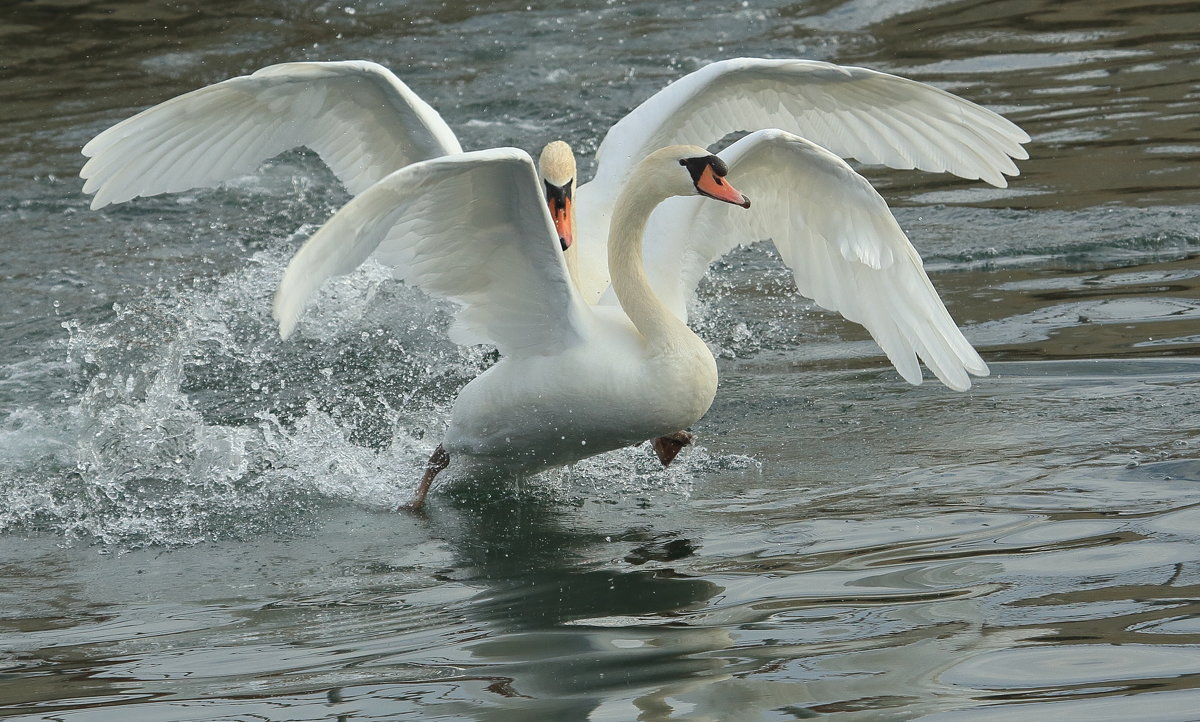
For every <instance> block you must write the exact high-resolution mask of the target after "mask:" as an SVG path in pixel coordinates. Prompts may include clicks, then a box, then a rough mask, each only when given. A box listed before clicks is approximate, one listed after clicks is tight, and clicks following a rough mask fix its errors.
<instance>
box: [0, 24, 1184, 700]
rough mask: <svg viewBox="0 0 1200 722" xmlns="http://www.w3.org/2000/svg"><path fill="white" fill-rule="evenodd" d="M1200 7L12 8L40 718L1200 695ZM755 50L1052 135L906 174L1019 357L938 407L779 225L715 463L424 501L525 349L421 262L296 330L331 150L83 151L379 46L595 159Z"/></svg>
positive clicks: (31, 682)
mask: <svg viewBox="0 0 1200 722" xmlns="http://www.w3.org/2000/svg"><path fill="white" fill-rule="evenodd" d="M1197 26H1200V12H1198V11H1197V9H1196V7H1195V5H1194V4H1192V3H1185V2H1175V3H1172V2H1162V3H1158V4H1155V5H1152V6H1147V5H1145V4H1144V3H1133V2H1108V3H1091V4H1087V3H1068V4H1063V3H1056V2H1049V1H1043V2H1036V1H1031V0H1020V1H1018V0H1011V1H1000V2H950V1H945V0H941V1H939V0H911V1H906V2H897V3H876V2H867V1H865V0H864V1H863V2H853V1H852V2H834V1H828V0H820V1H812V2H809V1H803V2H791V3H787V2H743V3H726V2H709V1H707V0H705V1H701V2H696V3H688V4H682V3H680V4H670V3H640V2H621V1H618V2H590V1H587V0H581V1H580V2H573V3H566V4H563V3H558V4H548V5H547V4H540V5H539V4H530V3H527V2H520V3H499V4H492V5H489V6H486V7H484V6H474V5H466V4H458V3H444V4H443V3H425V2H416V3H392V2H371V3H335V2H317V1H314V0H309V1H307V2H281V1H279V0H254V1H251V2H238V3H232V2H176V3H171V4H170V5H163V4H152V3H144V2H134V1H132V0H70V1H66V2H64V1H55V2H50V1H39V0H34V1H31V2H24V3H20V4H15V5H11V6H9V7H6V8H5V9H2V10H0V98H3V106H2V107H3V108H4V110H3V112H2V113H0V124H2V126H3V132H2V133H0V156H2V157H3V159H4V163H3V166H2V168H0V229H2V230H0V234H2V235H0V238H2V239H3V242H2V243H0V297H2V298H3V299H4V301H5V302H4V304H2V307H0V333H2V334H3V335H2V338H3V341H4V343H3V344H0V610H3V611H2V612H0V715H4V716H8V717H11V718H13V719H19V720H71V721H81V720H110V719H127V720H197V719H238V720H249V719H257V720H264V719H265V720H327V719H328V720H333V719H340V720H365V719H446V720H459V719H462V720H517V719H521V720H524V719H546V720H557V719H561V720H581V719H592V720H634V719H641V720H674V719H678V720H684V719H687V720H747V719H768V720H786V719H808V718H814V717H829V718H834V719H867V720H869V719H880V720H892V719H915V718H929V719H956V720H957V719H987V720H991V719H1018V718H1019V719H1050V718H1054V719H1133V718H1136V719H1164V720H1169V719H1188V718H1191V717H1194V710H1195V709H1196V708H1197V706H1198V705H1200V692H1198V691H1197V682H1196V680H1198V679H1200V646H1198V644H1200V621H1197V620H1198V619H1200V608H1198V605H1197V602H1196V600H1197V598H1198V597H1200V586H1198V585H1200V575H1198V571H1200V564H1198V561H1200V546H1198V545H1197V534H1196V531H1195V530H1196V528H1197V525H1198V524H1200V511H1198V509H1200V438H1198V436H1197V431H1196V423H1195V419H1196V418H1197V416H1196V414H1197V410H1198V409H1200V382H1198V381H1197V379H1198V378H1200V353H1198V352H1200V325H1198V324H1197V319H1198V318H1200V280H1198V279H1200V264H1198V263H1197V254H1198V253H1200V231H1198V230H1197V228H1200V225H1198V224H1197V216H1198V215H1200V213H1198V211H1197V207H1198V206H1197V200H1198V199H1200V190H1198V189H1200V173H1197V168H1198V166H1197V160H1196V159H1197V157H1198V155H1200V90H1197V88H1198V87H1200V86H1198V85H1197V79H1198V77H1200V62H1198V61H1197V58H1198V57H1200V53H1198V52H1197V51H1198V50H1200V40H1198V39H1197V36H1196V34H1195V28H1196V27H1197ZM737 56H762V57H807V58H814V59H820V60H830V61H834V62H840V63H845V64H857V65H866V66H870V67H874V68H877V69H881V70H885V71H889V72H895V73H900V74H903V75H907V76H910V77H914V78H917V79H919V80H922V81H925V82H929V83H933V84H935V85H938V86H939V87H943V88H946V89H948V90H951V91H953V92H956V93H959V94H961V95H964V96H965V97H968V98H970V99H972V100H974V101H976V102H979V103H982V104H984V105H986V106H988V107H991V108H993V109H996V110H998V111H1000V112H1003V113H1005V114H1006V115H1007V116H1008V117H1010V118H1012V119H1013V120H1014V121H1016V122H1018V123H1019V124H1021V125H1022V126H1023V127H1024V128H1025V129H1026V130H1028V131H1029V133H1030V134H1031V135H1032V136H1033V142H1032V143H1031V144H1030V146H1029V150H1030V153H1031V156H1032V157H1031V158H1030V160H1028V161H1025V162H1022V163H1021V164H1020V166H1021V170H1022V175H1021V176H1020V177H1018V178H1015V179H1013V181H1012V183H1011V184H1010V187H1009V188H1007V189H1003V190H1001V189H995V188H991V187H987V186H982V185H981V184H979V183H972V182H967V181H962V180H959V179H953V178H948V177H941V176H936V175H928V174H921V173H912V172H894V171H881V170H879V169H873V168H865V169H863V170H864V172H866V173H867V174H868V175H869V176H870V177H871V178H872V180H874V181H875V182H876V183H877V184H878V186H879V187H880V189H881V191H882V192H883V193H884V195H885V197H887V198H888V200H889V202H891V203H892V204H893V206H894V207H895V209H896V214H897V216H898V218H899V219H900V221H901V224H902V225H903V227H904V228H905V230H906V231H907V232H908V233H909V234H910V236H911V237H912V239H913V241H914V243H915V244H916V246H917V247H918V248H919V249H920V251H921V253H922V255H923V256H924V257H925V259H926V262H927V266H928V268H929V269H930V271H931V276H932V279H933V282H934V284H935V285H936V286H937V287H938V289H939V290H940V291H941V293H942V296H943V298H944V299H945V300H946V302H947V305H948V307H949V308H950V311H951V313H952V314H953V315H954V316H955V318H956V319H958V321H959V322H960V324H962V326H963V327H964V329H965V332H966V334H967V336H968V338H970V339H971V340H972V342H973V343H974V344H975V345H976V346H977V347H978V348H979V349H980V350H981V352H982V353H983V355H984V356H985V358H986V359H987V360H988V362H989V364H990V365H991V367H992V370H993V374H992V376H991V377H988V378H986V379H982V380H980V382H979V383H977V384H976V386H975V387H974V388H973V389H972V390H971V391H970V392H967V393H962V394H959V393H954V392H952V391H949V390H947V389H945V388H942V387H940V386H937V385H935V384H933V383H927V384H925V385H923V386H920V387H912V386H909V385H907V384H905V383H904V382H903V381H902V380H900V378H899V376H898V375H897V374H896V373H895V371H894V370H892V369H891V368H890V366H889V365H888V364H887V363H886V360H885V359H883V357H882V355H881V354H880V353H879V351H878V349H877V348H876V347H875V346H874V344H873V343H872V342H871V341H870V340H869V338H868V337H867V336H866V334H865V333H864V332H863V331H862V330H861V329H858V328H856V327H853V326H851V325H849V324H846V323H845V322H843V321H841V320H840V319H839V318H837V317H835V316H832V315H830V314H826V313H822V312H819V311H816V310H814V309H813V308H812V306H811V304H810V303H808V302H807V301H805V300H803V299H801V298H798V297H797V296H795V295H794V292H793V291H792V288H791V283H790V280H789V278H788V275H787V273H786V271H785V270H784V269H782V267H781V266H780V265H779V264H778V262H777V261H776V259H775V258H774V257H773V255H772V254H771V253H769V252H767V251H765V250H763V249H751V250H745V251H739V252H737V253H735V254H734V255H732V256H730V257H729V258H727V259H726V261H725V262H723V263H721V264H718V266H717V267H716V268H715V269H714V270H713V271H712V272H711V273H710V275H709V278H708V279H707V280H706V281H705V283H704V284H703V286H702V289H701V294H700V296H701V297H700V299H699V302H698V304H697V306H696V308H695V311H694V319H695V320H696V325H697V328H698V329H699V330H700V332H701V333H702V335H703V336H704V337H705V339H706V340H707V341H708V342H709V343H710V345H711V346H712V347H713V349H714V350H715V351H716V352H717V354H718V356H719V365H720V374H721V388H720V391H719V392H718V396H717V400H716V402H715V404H714V406H713V408H712V410H711V411H710V412H709V414H708V416H706V417H705V419H704V420H702V421H701V422H700V423H699V424H697V425H696V427H695V428H694V431H695V432H696V433H697V434H698V435H699V442H700V443H699V446H698V447H693V448H691V449H689V450H687V451H686V452H685V454H684V455H683V456H682V457H681V458H680V460H679V461H677V462H676V465H675V466H673V467H672V468H671V470H670V471H668V472H663V471H660V470H658V469H657V468H656V462H655V461H654V460H653V457H652V456H651V455H650V452H649V451H648V450H646V449H630V450H626V451H622V452H617V453H614V454H610V455H606V456H602V457H599V458H596V459H593V460H589V461H587V462H584V463H581V464H579V465H578V466H576V467H575V468H572V469H569V470H565V471H561V472H553V473H548V474H544V475H542V476H539V477H535V478H533V479H527V480H514V481H513V482H512V483H511V484H510V485H507V486H503V487H488V488H483V489H471V488H466V489H461V490H456V491H447V492H443V493H439V494H436V495H435V496H434V497H432V499H431V504H430V509H429V512H428V514H427V515H425V516H423V517H413V516H407V515H398V514H396V513H394V512H393V511H392V509H393V508H394V507H395V505H396V504H398V503H400V502H402V501H404V500H406V499H407V498H408V495H409V494H410V493H411V489H412V487H413V482H414V481H415V479H416V477H417V475H419V472H420V469H421V467H422V465H423V462H424V460H425V458H426V457H427V456H428V453H429V451H430V449H431V448H432V447H433V445H434V444H435V443H436V439H437V438H438V437H439V435H440V433H441V430H442V429H443V428H444V423H445V417H446V413H447V410H448V407H449V403H450V401H451V400H452V399H453V396H454V394H455V393H456V391H457V389H458V388H459V387H460V386H461V385H462V384H463V383H465V382H466V381H467V380H469V379H470V378H472V377H473V376H474V375H475V374H476V373H478V371H479V369H481V368H482V367H484V366H485V365H486V363H488V359H487V356H486V353H485V351H484V350H480V349H459V348H456V347H454V346H453V345H451V344H449V342H447V341H445V340H444V336H443V329H444V326H445V322H446V315H445V309H444V308H443V307H441V306H439V305H438V304H435V303H432V302H430V301H428V300H427V299H425V298H424V297H423V296H421V295H420V294H419V293H417V292H414V291H412V290H410V289H406V288H404V287H402V286H398V285H396V284H395V283H393V282H391V281H390V280H389V278H388V276H387V273H386V272H385V271H384V270H382V269H380V268H378V267H367V268H364V269H362V270H361V271H359V272H356V273H355V274H352V275H350V276H347V277H345V278H343V279H340V280H338V281H337V282H336V283H334V284H331V288H330V289H328V290H327V291H326V292H323V294H322V296H321V298H320V300H319V302H318V303H317V304H316V305H315V306H314V307H313V308H312V309H311V310H310V312H309V314H308V315H307V316H306V321H305V325H304V327H303V330H302V332H301V333H300V334H299V335H298V336H297V338H295V339H293V340H291V341H289V342H287V343H283V342H280V341H278V340H277V338H276V336H275V332H274V329H273V327H272V323H271V321H270V316H269V306H270V303H269V301H270V295H271V293H272V292H273V290H274V285H275V283H276V282H277V280H278V278H279V275H280V274H281V272H282V269H283V266H284V265H285V264H286V262H287V260H288V258H289V257H290V254H291V253H292V252H293V251H294V250H295V248H296V247H297V245H298V244H299V243H300V242H301V241H302V240H303V239H304V238H305V237H307V236H308V234H310V233H311V232H312V230H313V229H314V228H315V227H316V226H317V225H319V224H320V223H321V222H322V220H323V219H325V218H326V217H328V215H329V214H330V213H331V212H332V211H333V210H335V209H336V208H338V207H339V206H340V205H341V204H342V203H344V202H345V200H346V199H347V196H346V194H345V192H344V191H343V190H341V189H340V187H339V186H338V184H337V182H336V180H335V179H334V178H333V177H332V176H331V175H330V174H329V173H328V172H327V171H326V170H324V169H323V167H322V166H321V165H320V162H319V161H318V160H317V159H316V158H315V156H313V155H311V154H309V153H304V152H297V153H289V154H285V155H284V156H281V157H280V158H278V159H275V160H273V161H270V162H269V163H268V164H266V166H265V167H264V168H263V169H262V170H261V172H260V173H258V174H256V175H253V176H250V177H246V178H244V179H239V180H238V181H237V182H234V183H231V184H229V185H227V186H226V187H223V188H220V189H210V190H203V191H192V192H188V193H183V194H179V195H175V196H163V197H158V198H152V199H139V200H138V201H135V202H133V203H129V204H126V205H123V206H117V207H109V208H106V209H104V210H102V211H98V212H92V211H89V210H88V209H87V203H88V201H87V199H86V198H85V197H83V196H82V194H81V192H80V188H81V185H82V183H81V182H80V181H79V180H78V179H77V178H76V174H77V173H78V169H79V167H80V165H81V161H82V158H81V156H79V148H80V147H81V146H82V145H83V143H85V142H86V141H87V140H88V139H89V138H91V137H92V136H93V135H95V134H96V133H98V132H100V131H101V130H103V129H104V128H106V127H108V126H109V125H111V124H112V123H114V122H117V121H119V120H121V119H123V118H125V117H127V116H129V115H131V114H133V113H135V112H137V111H139V110H141V109H142V108H145V107H147V106H149V105H151V104H153V103H156V102H159V101H162V100H165V99H167V98H169V97H172V96H174V95H177V94H180V93H183V92H186V91H188V90H191V89H194V88H196V87H199V86H202V85H204V84H207V83H211V82H216V81H218V80H221V79H224V78H226V77H230V76H233V75H238V74H242V73H247V72H251V71H253V70H255V69H257V68H259V67H262V66H264V65H268V64H270V63H274V62H281V61H287V60H299V59H322V60H326V59H347V58H366V59H371V60H375V61H378V62H380V63H383V64H385V65H387V66H388V67H390V68H392V69H393V70H395V71H396V72H397V73H398V74H399V75H400V76H401V77H402V78H404V80H405V81H406V82H408V83H409V84H410V85H411V86H412V87H413V88H414V89H415V90H416V91H417V92H418V93H419V94H421V95H422V97H424V98H425V99H427V100H428V101H429V102H430V103H431V104H433V105H434V106H435V107H437V108H438V109H439V111H440V112H441V113H442V114H443V116H444V117H445V118H446V120H447V121H448V122H449V124H450V125H451V126H452V127H453V128H454V129H455V130H456V132H458V133H459V135H460V138H461V139H462V141H463V145H464V147H467V148H483V147H492V146H499V145H515V146H518V147H522V148H525V149H527V150H531V151H535V150H536V149H538V148H539V147H540V146H541V145H542V144H543V143H545V142H546V141H547V140H550V139H552V138H556V137H564V138H567V139H570V140H571V141H572V142H573V143H574V144H575V145H576V146H577V147H578V148H581V149H582V150H583V151H584V155H585V156H588V155H590V152H591V151H593V150H594V149H595V147H596V146H597V145H598V143H599V141H600V139H601V137H602V136H603V132H604V130H605V129H606V128H607V127H608V126H609V125H611V124H612V123H613V122H614V121H615V120H616V119H618V118H620V117H621V116H622V115H624V113H626V112H628V110H629V109H630V108H632V107H633V106H634V105H636V104H637V103H638V102H640V101H641V100H642V99H644V98H645V97H647V96H648V95H650V94H651V93H653V92H654V91H656V90H658V89H659V88H661V87H662V86H663V85H665V84H666V83H667V82H670V80H672V79H674V78H676V77H678V76H679V75H681V74H683V73H686V72H688V71H691V70H694V69H696V68H698V67H701V66H703V65H704V64H706V63H708V62H711V61H714V60H719V59H723V58H728V57H737ZM584 166H585V170H586V172H590V168H591V166H590V161H589V160H588V159H587V158H585V161H584Z"/></svg>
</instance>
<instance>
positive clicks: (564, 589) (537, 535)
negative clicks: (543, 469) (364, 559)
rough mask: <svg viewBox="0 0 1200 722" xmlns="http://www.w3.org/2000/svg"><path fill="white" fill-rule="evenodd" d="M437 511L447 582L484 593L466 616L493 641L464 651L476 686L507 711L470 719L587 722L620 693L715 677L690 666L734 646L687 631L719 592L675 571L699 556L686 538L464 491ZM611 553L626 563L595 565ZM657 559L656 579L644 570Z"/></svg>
mask: <svg viewBox="0 0 1200 722" xmlns="http://www.w3.org/2000/svg"><path fill="white" fill-rule="evenodd" d="M431 507H432V508H431V509H430V511H429V517H428V521H429V524H430V525H431V527H432V528H433V529H444V528H446V527H453V529H452V531H449V530H448V531H447V537H446V538H447V543H448V546H449V548H450V549H451V550H452V553H453V555H454V557H455V560H456V561H455V564H454V567H455V568H454V571H453V572H451V573H450V577H451V578H453V579H454V580H455V581H458V582H462V583H465V584H469V585H471V586H473V587H480V588H482V591H481V592H480V593H479V594H478V595H477V596H475V597H474V598H472V599H471V600H470V601H469V603H467V604H466V605H464V607H463V610H462V611H463V614H464V616H465V617H466V618H467V619H468V620H470V621H471V622H474V623H479V624H482V625H483V626H484V628H486V630H487V632H486V633H485V634H484V633H481V634H480V635H479V639H478V640H476V641H470V642H468V643H466V644H465V645H464V646H463V649H464V651H465V652H466V653H467V654H468V657H469V659H470V660H471V666H472V667H473V669H472V671H471V678H473V679H476V680H481V682H480V683H484V684H485V685H486V690H487V691H488V692H491V693H493V694H495V695H497V696H498V697H497V698H505V701H506V702H508V703H509V704H502V705H501V706H500V708H499V709H493V710H491V711H490V712H485V711H483V710H479V709H477V710H476V712H475V713H473V716H474V714H478V715H479V718H480V719H506V718H507V717H506V714H508V713H506V712H505V711H504V709H505V708H507V707H511V706H514V705H515V707H516V708H517V709H520V710H525V712H524V713H523V714H529V713H533V712H535V711H536V712H537V713H538V714H552V715H554V717H553V718H555V719H584V718H586V717H587V715H588V713H590V712H591V711H592V710H594V709H595V708H596V707H598V706H600V705H601V704H603V702H604V700H605V698H606V697H608V696H609V695H610V694H611V693H612V691H613V690H620V689H647V688H651V689H652V688H655V687H656V686H657V685H660V684H663V683H666V682H667V681H675V682H678V681H679V680H683V679H687V678H689V677H690V676H692V675H694V674H697V673H703V672H705V671H708V670H710V669H712V668H713V666H714V662H712V661H711V660H705V659H702V658H700V657H696V656H693V655H694V654H695V653H696V652H701V651H706V650H709V649H714V648H718V647H720V646H724V645H727V644H728V643H729V639H728V636H727V635H725V634H723V633H720V632H717V635H718V636H719V637H720V640H718V644H716V645H714V644H711V643H710V638H711V636H712V634H713V632H711V631H709V630H702V629H692V628H689V627H688V625H687V624H686V623H684V622H682V621H680V620H681V618H682V617H683V616H684V615H685V614H686V613H688V612H689V611H692V610H695V609H696V608H698V607H700V606H703V604H704V603H705V602H707V601H708V600H710V599H711V598H712V597H713V596H715V595H717V594H719V593H720V591H721V588H720V587H719V586H718V585H716V584H713V583H712V582H709V581H706V580H703V579H698V578H693V577H691V576H689V575H687V574H682V573H678V572H676V571H675V570H674V569H673V568H672V567H671V565H670V563H671V562H673V561H677V560H686V559H687V558H688V557H690V556H692V555H693V553H694V552H695V550H696V546H695V545H696V543H697V542H695V541H693V540H691V539H689V538H688V537H687V536H686V535H685V534H682V533H669V532H662V531H656V532H653V533H649V532H647V531H646V530H645V529H644V528H636V527H635V528H629V527H625V528H622V527H621V526H619V525H618V526H617V527H616V528H615V529H614V530H612V531H608V532H603V531H598V530H596V529H595V528H590V525H580V524H579V519H578V515H577V512H578V508H577V506H576V504H575V503H573V502H571V501H567V500H563V499H558V498H553V496H552V495H549V494H546V493H545V492H544V491H529V490H523V491H522V490H517V491H512V492H507V493H494V492H489V491H487V490H484V489H481V488H478V487H473V486H461V485H460V486H458V487H457V488H455V489H453V490H452V491H450V492H448V493H447V494H446V495H445V496H443V498H441V499H438V500H436V501H435V502H434V503H433V504H431ZM631 543H632V544H634V546H633V547H632V548H630V544H631ZM606 548H607V549H610V550H613V551H614V552H616V551H617V550H620V551H621V552H623V554H622V556H616V557H606V556H603V555H602V553H601V554H598V550H604V549H606ZM650 560H653V561H655V562H656V563H655V564H654V565H653V566H654V568H653V569H643V568H641V565H642V564H644V563H645V562H647V561H650ZM481 631H482V630H481ZM428 703H430V704H433V705H434V708H435V709H436V707H437V706H438V705H437V704H436V703H433V702H432V701H429V702H428ZM431 711H434V710H431ZM442 711H444V712H447V713H449V712H452V711H455V710H454V709H446V710H442ZM460 711H466V709H465V708H464V709H463V710H460ZM513 713H516V711H515V710H513ZM520 718H522V717H520V716H517V717H513V719H520ZM526 718H527V717H526Z"/></svg>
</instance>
